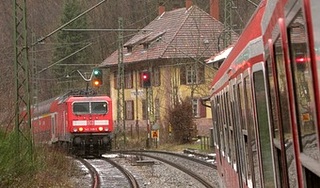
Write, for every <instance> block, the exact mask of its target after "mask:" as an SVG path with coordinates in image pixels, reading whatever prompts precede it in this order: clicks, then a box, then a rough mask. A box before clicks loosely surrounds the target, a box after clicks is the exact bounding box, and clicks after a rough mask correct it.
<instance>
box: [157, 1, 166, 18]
mask: <svg viewBox="0 0 320 188" xmlns="http://www.w3.org/2000/svg"><path fill="white" fill-rule="evenodd" d="M158 9H159V16H161V15H162V14H163V13H164V12H165V11H166V8H165V6H164V4H163V2H161V3H159V8H158Z"/></svg>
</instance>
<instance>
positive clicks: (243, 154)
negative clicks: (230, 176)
mask: <svg viewBox="0 0 320 188" xmlns="http://www.w3.org/2000/svg"><path fill="white" fill-rule="evenodd" d="M235 99H236V101H237V104H238V108H237V110H238V113H237V114H238V115H237V118H238V120H239V123H240V125H241V126H240V127H238V129H237V131H238V132H237V134H238V146H239V147H238V150H239V153H240V165H241V172H242V178H243V180H244V182H247V178H248V172H247V167H248V166H247V165H248V162H247V156H248V147H247V145H248V144H247V136H246V124H245V108H244V103H243V87H242V83H241V82H240V83H238V84H237V90H236V92H235ZM249 176H250V174H249Z"/></svg>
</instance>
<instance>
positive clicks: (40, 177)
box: [0, 130, 78, 188]
mask: <svg viewBox="0 0 320 188" xmlns="http://www.w3.org/2000/svg"><path fill="white" fill-rule="evenodd" d="M17 140H18V139H17V135H16V134H14V133H9V134H5V133H4V132H1V130H0V153H1V155H0V187H6V188H11V187H12V188H13V187H14V188H29V187H66V188H68V187H74V185H73V184H72V182H69V179H70V177H71V176H76V173H77V170H78V169H77V168H76V165H74V164H73V162H72V160H71V159H68V158H66V155H65V153H63V152H60V151H57V150H55V149H53V148H48V147H47V146H42V147H35V148H34V149H33V150H31V149H30V142H29V141H28V139H25V138H24V137H21V136H20V137H19V141H20V142H19V150H18V149H16V148H17V144H16V143H17ZM32 151H33V152H32Z"/></svg>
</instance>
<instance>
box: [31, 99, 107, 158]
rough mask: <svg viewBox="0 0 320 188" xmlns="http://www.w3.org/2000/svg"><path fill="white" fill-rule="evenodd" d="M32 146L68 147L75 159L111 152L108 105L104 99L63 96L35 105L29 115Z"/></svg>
mask: <svg viewBox="0 0 320 188" xmlns="http://www.w3.org/2000/svg"><path fill="white" fill-rule="evenodd" d="M32 129H33V133H34V140H35V142H37V143H39V142H42V143H52V144H59V145H63V146H66V147H68V148H69V149H71V150H72V152H73V153H75V154H78V155H91V154H93V155H101V154H103V153H105V152H107V151H110V150H111V141H112V132H113V119H112V101H111V99H110V98H109V97H108V96H82V95H80V96H79V95H72V94H66V95H63V96H59V97H56V98H54V99H50V100H48V101H44V102H41V103H39V104H38V105H37V106H35V107H34V109H33V113H32Z"/></svg>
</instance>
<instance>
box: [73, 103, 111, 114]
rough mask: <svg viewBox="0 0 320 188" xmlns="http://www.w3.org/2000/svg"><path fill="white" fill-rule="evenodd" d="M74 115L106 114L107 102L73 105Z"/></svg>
mask: <svg viewBox="0 0 320 188" xmlns="http://www.w3.org/2000/svg"><path fill="white" fill-rule="evenodd" d="M73 113H74V114H106V113H107V103H106V102H75V103H73Z"/></svg>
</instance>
